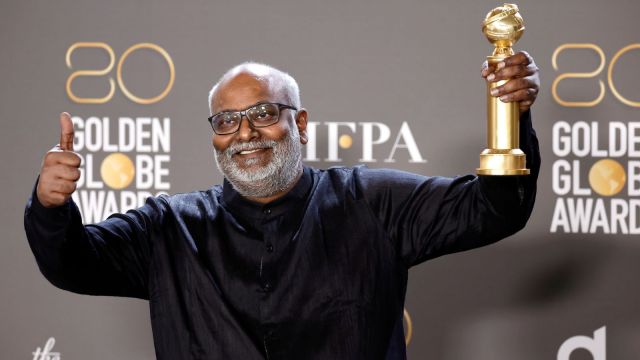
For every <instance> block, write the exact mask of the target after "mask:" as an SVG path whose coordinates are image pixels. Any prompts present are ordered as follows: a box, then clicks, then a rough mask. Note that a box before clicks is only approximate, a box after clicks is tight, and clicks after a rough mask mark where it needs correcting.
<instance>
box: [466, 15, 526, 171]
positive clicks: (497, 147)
mask: <svg viewBox="0 0 640 360" xmlns="http://www.w3.org/2000/svg"><path fill="white" fill-rule="evenodd" d="M482 32H483V33H484V35H485V36H486V37H487V39H488V40H489V42H490V43H492V44H493V45H494V46H495V49H494V50H493V55H491V56H487V61H488V63H489V66H491V65H493V66H494V67H495V66H496V65H497V64H498V63H499V62H501V61H502V60H504V59H505V58H507V57H509V56H511V55H513V49H512V48H511V46H513V44H515V43H516V41H518V39H520V37H521V36H522V33H524V22H523V20H522V17H521V16H520V14H519V13H518V6H517V5H515V4H504V5H502V6H499V7H497V8H495V9H493V10H491V11H490V12H489V13H488V14H487V17H486V18H485V20H484V21H483V23H482ZM506 82H507V80H500V81H497V82H489V83H487V144H488V148H487V149H485V150H484V151H483V152H482V153H480V167H479V168H478V169H477V174H478V175H528V174H529V172H530V171H529V169H527V167H526V156H525V154H524V152H522V150H520V148H519V147H520V108H519V105H518V103H517V102H509V103H504V102H502V101H500V99H499V98H497V97H494V96H491V93H490V92H491V89H493V88H495V87H498V86H501V85H503V84H505V83H506Z"/></svg>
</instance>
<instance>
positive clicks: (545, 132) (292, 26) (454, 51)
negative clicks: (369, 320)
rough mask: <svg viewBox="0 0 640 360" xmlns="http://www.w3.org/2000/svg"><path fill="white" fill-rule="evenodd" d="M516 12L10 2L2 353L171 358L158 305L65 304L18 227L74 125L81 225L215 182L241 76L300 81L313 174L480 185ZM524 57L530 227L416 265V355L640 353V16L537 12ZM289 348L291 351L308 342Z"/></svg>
mask: <svg viewBox="0 0 640 360" xmlns="http://www.w3.org/2000/svg"><path fill="white" fill-rule="evenodd" d="M499 5H501V3H497V2H493V1H487V0H480V1H478V0H473V1H472V0H464V1H455V2H450V1H412V0H401V1H394V2H388V1H364V0H355V1H346V2H343V1H306V0H303V1H269V2H266V1H244V0H236V1H184V2H178V1H136V2H133V1H82V2H74V1H33V0H25V1H15V2H4V3H2V4H1V5H0V44H1V48H2V52H1V53H2V56H0V72H1V74H2V76H1V81H0V87H1V89H2V90H1V91H2V93H1V94H2V96H0V115H1V116H0V119H1V121H2V132H1V136H2V140H1V141H2V144H3V150H2V157H3V160H2V164H3V169H4V170H3V171H2V183H1V186H2V190H1V191H2V198H3V201H2V202H1V205H0V206H2V217H1V218H0V226H1V228H2V229H3V232H2V238H1V241H0V270H1V271H0V290H1V291H2V296H1V297H0V299H1V302H0V357H1V358H3V359H132V360H133V359H153V358H155V354H154V348H153V341H152V337H151V328H150V322H149V313H148V304H147V303H146V302H144V301H141V300H134V299H122V298H107V297H92V296H81V295H76V294H72V293H68V292H64V291H62V290H59V289H57V288H55V287H54V286H52V285H51V284H49V283H48V282H47V281H46V280H45V279H44V277H43V276H42V275H41V274H40V273H39V271H38V268H37V265H36V263H35V260H34V258H33V256H32V254H31V251H30V249H29V247H28V244H27V240H26V236H25V234H24V230H23V225H22V216H23V209H24V205H25V203H26V200H27V198H28V197H29V196H30V194H31V192H32V189H33V185H34V182H35V180H36V177H37V174H38V171H39V168H40V164H41V161H42V157H43V155H44V154H45V152H46V151H48V150H49V149H50V148H51V147H52V146H54V145H55V144H56V143H57V142H58V138H59V123H58V114H59V113H60V112H62V111H67V112H69V113H71V115H72V117H73V121H74V125H75V129H76V133H75V134H76V138H75V151H77V152H78V153H79V154H80V155H81V157H82V158H83V163H82V167H81V169H82V178H81V179H80V181H79V184H78V190H77V192H76V193H75V194H74V200H75V201H76V203H77V204H78V206H79V208H80V209H81V212H82V215H83V218H84V221H85V223H90V222H96V221H100V220H102V219H104V218H106V217H107V216H108V215H109V214H112V213H114V212H122V211H126V210H127V209H130V208H134V207H137V206H139V205H141V204H142V203H143V202H144V199H145V198H146V197H148V196H155V195H158V194H163V193H168V194H172V193H179V192H187V191H192V190H200V189H207V188H209V187H211V186H212V185H214V184H218V183H220V182H221V181H222V176H221V174H220V173H219V172H218V170H217V169H216V167H215V163H214V158H213V149H212V145H211V129H210V127H209V125H208V124H207V121H206V118H207V116H209V114H208V105H207V95H208V91H209V89H210V88H211V86H212V85H213V84H214V83H215V82H216V81H217V79H218V78H219V77H220V76H221V75H222V74H223V73H224V72H225V71H226V70H227V69H229V68H230V67H232V66H234V65H236V64H239V63H241V62H244V61H258V62H264V63H267V64H270V65H273V66H275V67H277V68H280V69H282V70H284V71H287V72H289V73H290V74H292V75H293V76H294V77H295V78H296V79H297V80H298V82H299V84H300V88H301V95H302V103H303V106H304V107H305V108H307V109H308V111H309V120H310V124H309V127H308V130H309V136H310V139H309V143H308V144H307V145H306V148H305V150H304V157H305V161H306V163H307V164H308V165H310V166H313V167H318V168H325V167H329V166H335V165H347V166H349V165H355V164H360V163H365V164H367V165H368V166H369V167H387V168H397V169H402V170H407V171H412V172H416V173H420V174H425V175H446V176H454V175H458V174H465V173H473V172H474V171H475V168H476V167H477V166H478V154H479V153H480V151H482V150H483V149H484V148H485V147H486V143H485V141H486V140H485V139H486V137H485V132H486V110H485V84H484V81H483V79H482V78H481V77H480V69H481V65H482V62H483V61H484V59H485V57H486V56H487V55H489V54H490V53H491V51H492V45H491V44H489V43H488V42H487V40H486V38H485V37H484V35H483V34H482V32H481V22H482V20H483V19H484V16H485V15H486V13H487V12H488V11H489V10H491V9H492V8H494V7H496V6H499ZM518 5H519V7H520V11H521V14H522V16H523V18H524V21H525V26H526V30H525V33H524V36H523V37H522V39H521V40H520V41H519V42H518V43H517V45H516V46H515V48H516V50H527V51H528V52H529V53H530V54H531V55H532V56H533V57H534V59H535V61H536V63H537V65H538V67H539V68H540V69H541V80H542V85H541V91H540V95H539V97H538V100H537V102H536V104H535V105H534V106H533V112H532V113H533V122H534V127H535V128H536V131H537V133H538V136H539V139H540V146H541V152H542V159H543V164H542V169H541V173H540V178H539V182H538V184H539V192H538V198H537V203H536V207H535V210H534V213H533V215H532V218H531V220H530V222H529V224H528V225H527V227H526V228H525V229H524V230H523V231H521V232H520V233H518V234H517V235H515V236H512V237H510V238H508V239H505V240H503V241H502V242H500V243H498V244H496V245H493V246H489V247H486V248H482V249H478V250H475V251H470V252H466V253H461V254H455V255H449V256H445V257H442V258H438V259H435V260H432V261H430V262H427V263H425V264H422V265H420V266H418V267H415V268H413V269H412V270H411V271H410V279H409V290H408V292H407V300H406V312H405V333H406V341H407V343H408V345H407V352H408V357H409V358H410V359H438V360H459V359H465V360H467V359H472V360H502V359H505V360H514V359H515V360H528V359H531V360H533V359H535V360H541V359H549V360H554V359H557V360H569V359H571V360H579V359H596V360H604V359H610V360H623V359H638V358H639V357H640V306H639V305H640V282H639V281H638V276H640V236H639V235H640V85H639V84H640V35H639V34H640V23H639V22H638V14H640V3H638V2H637V1H630V0H611V1H578V0H566V1H551V0H536V1H529V0H526V1H521V2H519V3H518ZM292 341H293V339H292Z"/></svg>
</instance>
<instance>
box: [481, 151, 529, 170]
mask: <svg viewBox="0 0 640 360" xmlns="http://www.w3.org/2000/svg"><path fill="white" fill-rule="evenodd" d="M530 173H531V171H530V170H529V169H527V167H526V157H525V154H524V153H523V152H522V150H520V149H504V150H501V149H485V150H484V151H483V152H482V153H480V167H479V168H478V169H476V174H478V175H494V176H495V175H529V174H530Z"/></svg>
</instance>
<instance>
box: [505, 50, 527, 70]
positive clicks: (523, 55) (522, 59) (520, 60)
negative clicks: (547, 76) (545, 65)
mask: <svg viewBox="0 0 640 360" xmlns="http://www.w3.org/2000/svg"><path fill="white" fill-rule="evenodd" d="M532 60H533V59H532V58H531V56H530V55H529V53H527V52H526V51H519V52H517V53H516V54H514V55H511V56H509V57H508V58H506V59H504V60H502V63H504V65H503V66H502V67H508V66H513V65H525V66H526V65H529V64H530V63H532V62H533V61H532Z"/></svg>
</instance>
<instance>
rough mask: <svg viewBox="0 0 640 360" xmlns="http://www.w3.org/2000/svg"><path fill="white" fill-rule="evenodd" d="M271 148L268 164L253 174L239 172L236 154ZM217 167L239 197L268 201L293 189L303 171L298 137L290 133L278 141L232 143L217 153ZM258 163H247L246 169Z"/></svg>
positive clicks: (292, 132) (294, 132)
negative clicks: (269, 197) (266, 199)
mask: <svg viewBox="0 0 640 360" xmlns="http://www.w3.org/2000/svg"><path fill="white" fill-rule="evenodd" d="M256 148H271V151H272V154H271V161H269V163H268V164H267V165H265V166H262V167H259V168H258V169H256V170H247V169H243V168H240V167H239V166H238V164H237V163H236V162H235V161H234V160H233V158H232V157H233V155H234V154H236V153H237V152H238V151H243V150H250V149H256ZM215 155H216V156H215V159H216V165H217V166H218V169H219V170H220V172H221V173H222V174H223V175H224V177H225V178H226V179H227V180H228V181H229V183H231V185H232V186H233V188H234V189H236V191H237V192H238V193H240V195H242V196H245V197H258V198H260V197H268V196H272V195H274V194H276V193H278V192H281V191H283V190H285V189H287V188H289V187H291V185H293V184H292V183H293V182H294V181H295V180H296V178H297V176H298V174H299V173H300V171H301V170H302V144H301V143H300V134H298V132H297V131H295V130H294V131H291V132H290V133H289V135H288V136H285V137H284V138H283V139H282V140H280V141H275V140H258V141H252V142H248V143H233V144H231V145H229V147H228V148H227V149H226V150H224V151H218V150H216V154H215ZM257 161H258V159H250V160H248V161H247V162H246V165H254V164H255V162H257Z"/></svg>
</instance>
